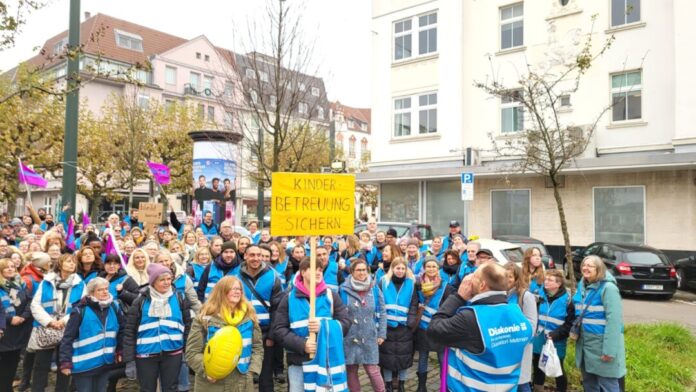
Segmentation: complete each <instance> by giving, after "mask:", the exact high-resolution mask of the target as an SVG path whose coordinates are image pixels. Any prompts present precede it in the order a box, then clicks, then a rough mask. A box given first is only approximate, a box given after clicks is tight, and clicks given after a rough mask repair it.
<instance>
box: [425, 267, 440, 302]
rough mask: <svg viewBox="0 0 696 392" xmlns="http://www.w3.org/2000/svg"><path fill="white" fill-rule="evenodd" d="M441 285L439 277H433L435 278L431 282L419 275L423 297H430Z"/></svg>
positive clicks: (426, 276) (426, 277)
mask: <svg viewBox="0 0 696 392" xmlns="http://www.w3.org/2000/svg"><path fill="white" fill-rule="evenodd" d="M441 283H442V279H440V275H435V278H433V279H432V280H431V279H430V278H429V277H428V275H426V274H425V273H423V275H421V291H422V292H423V295H424V296H425V297H430V296H432V295H433V294H435V292H436V291H437V290H438V289H439V288H440V284H441Z"/></svg>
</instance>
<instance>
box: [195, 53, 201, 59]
mask: <svg viewBox="0 0 696 392" xmlns="http://www.w3.org/2000/svg"><path fill="white" fill-rule="evenodd" d="M200 59H201V52H196V60H200Z"/></svg>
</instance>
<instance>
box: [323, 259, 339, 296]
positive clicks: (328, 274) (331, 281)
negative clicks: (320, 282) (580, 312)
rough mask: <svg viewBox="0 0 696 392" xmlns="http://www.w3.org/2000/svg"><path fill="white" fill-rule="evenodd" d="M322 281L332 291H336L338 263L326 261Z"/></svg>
mask: <svg viewBox="0 0 696 392" xmlns="http://www.w3.org/2000/svg"><path fill="white" fill-rule="evenodd" d="M324 282H325V283H326V286H327V287H328V288H330V289H331V290H333V292H334V293H338V263H332V262H331V261H329V262H328V264H327V265H326V269H325V270H324Z"/></svg>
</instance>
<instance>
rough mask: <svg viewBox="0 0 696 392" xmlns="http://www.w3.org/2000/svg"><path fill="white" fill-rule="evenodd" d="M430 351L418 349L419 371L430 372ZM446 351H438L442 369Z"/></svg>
mask: <svg viewBox="0 0 696 392" xmlns="http://www.w3.org/2000/svg"><path fill="white" fill-rule="evenodd" d="M429 353H430V351H425V350H424V351H418V373H421V374H422V373H427V372H428V354H429ZM443 355H444V351H437V361H438V363H439V364H440V369H442V359H443Z"/></svg>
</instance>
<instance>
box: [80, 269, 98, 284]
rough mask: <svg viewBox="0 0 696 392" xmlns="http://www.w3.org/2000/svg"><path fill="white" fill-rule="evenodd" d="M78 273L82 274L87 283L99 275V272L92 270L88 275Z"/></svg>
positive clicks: (81, 276)
mask: <svg viewBox="0 0 696 392" xmlns="http://www.w3.org/2000/svg"><path fill="white" fill-rule="evenodd" d="M78 275H80V278H82V281H83V282H85V284H87V283H89V281H90V280H92V279H94V278H96V277H97V276H99V272H97V271H90V272H89V273H88V274H87V275H84V276H83V275H82V274H78Z"/></svg>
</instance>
